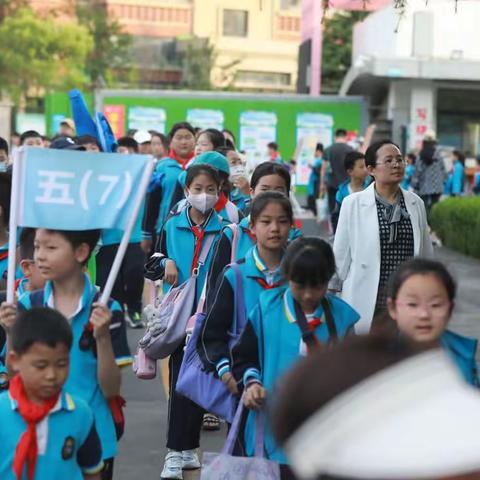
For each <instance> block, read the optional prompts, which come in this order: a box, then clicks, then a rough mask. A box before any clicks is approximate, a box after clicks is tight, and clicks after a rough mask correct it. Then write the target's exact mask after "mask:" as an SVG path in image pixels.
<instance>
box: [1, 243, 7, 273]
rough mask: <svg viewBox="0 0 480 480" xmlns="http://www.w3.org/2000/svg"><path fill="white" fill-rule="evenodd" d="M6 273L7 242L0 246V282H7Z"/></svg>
mask: <svg viewBox="0 0 480 480" xmlns="http://www.w3.org/2000/svg"><path fill="white" fill-rule="evenodd" d="M7 271H8V242H7V243H5V244H4V245H0V282H1V281H2V280H3V281H5V282H6V281H7Z"/></svg>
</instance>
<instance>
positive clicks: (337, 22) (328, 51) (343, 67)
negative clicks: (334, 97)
mask: <svg viewBox="0 0 480 480" xmlns="http://www.w3.org/2000/svg"><path fill="white" fill-rule="evenodd" d="M366 15H367V13H365V12H336V13H334V14H333V15H332V16H330V17H329V18H326V19H325V21H324V33H323V53H322V55H323V60H322V90H323V91H324V92H328V93H337V91H338V90H339V88H340V86H341V84H342V81H343V78H344V77H345V74H346V73H347V71H348V69H349V67H350V63H351V57H352V32H353V26H354V24H355V23H356V22H359V21H360V20H363V18H365V16H366Z"/></svg>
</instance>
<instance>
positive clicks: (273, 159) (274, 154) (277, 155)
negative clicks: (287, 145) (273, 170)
mask: <svg viewBox="0 0 480 480" xmlns="http://www.w3.org/2000/svg"><path fill="white" fill-rule="evenodd" d="M279 156H280V154H279V153H278V152H272V154H271V155H270V161H272V162H275V161H276V160H277V159H278V157H279Z"/></svg>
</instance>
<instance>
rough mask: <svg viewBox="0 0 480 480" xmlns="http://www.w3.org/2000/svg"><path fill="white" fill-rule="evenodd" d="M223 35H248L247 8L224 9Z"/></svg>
mask: <svg viewBox="0 0 480 480" xmlns="http://www.w3.org/2000/svg"><path fill="white" fill-rule="evenodd" d="M223 35H225V36H226V37H246V36H247V35H248V12H247V11H245V10H224V11H223Z"/></svg>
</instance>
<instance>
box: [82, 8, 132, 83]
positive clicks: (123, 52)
mask: <svg viewBox="0 0 480 480" xmlns="http://www.w3.org/2000/svg"><path fill="white" fill-rule="evenodd" d="M75 5H76V15H77V18H78V22H79V23H80V25H83V26H85V27H86V28H87V30H88V31H89V32H90V34H91V36H92V37H93V42H94V44H93V45H94V46H93V49H92V51H91V53H90V55H89V57H88V63H87V73H88V75H89V77H90V83H91V86H92V87H96V86H100V85H102V84H107V85H109V86H110V85H112V84H114V83H115V82H116V80H117V78H118V77H119V75H118V74H121V75H122V76H123V77H125V74H128V71H129V70H131V65H130V48H131V45H132V37H131V36H130V35H129V34H127V33H125V32H124V31H123V28H122V26H121V25H120V24H119V23H118V21H117V20H115V19H112V18H110V17H109V15H108V11H107V8H106V5H105V2H104V1H101V0H89V1H77V2H76V4H75Z"/></svg>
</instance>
